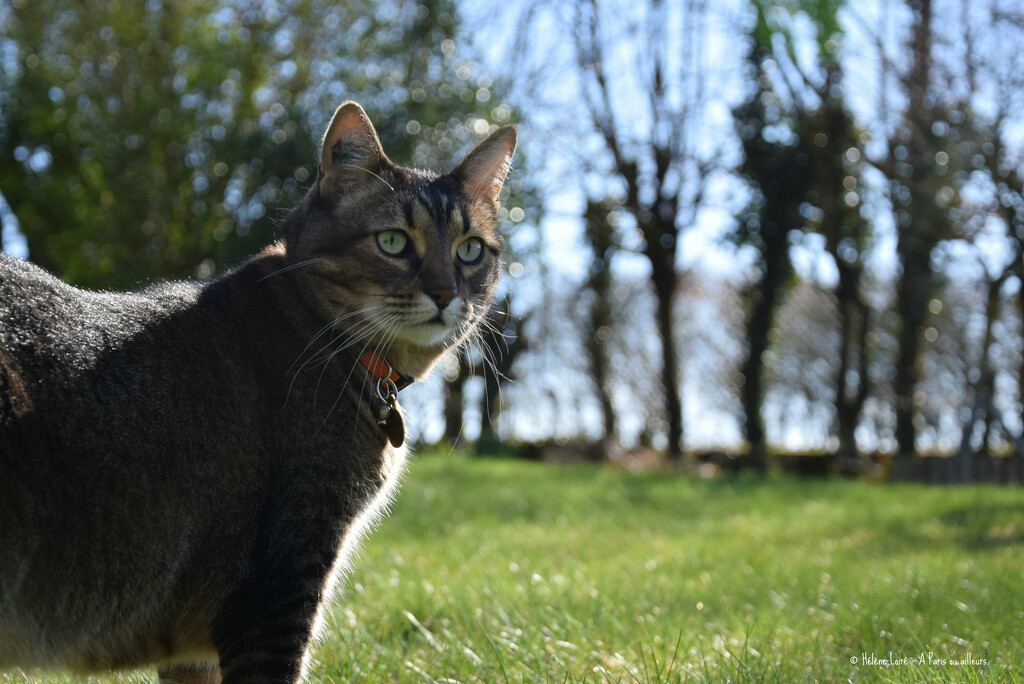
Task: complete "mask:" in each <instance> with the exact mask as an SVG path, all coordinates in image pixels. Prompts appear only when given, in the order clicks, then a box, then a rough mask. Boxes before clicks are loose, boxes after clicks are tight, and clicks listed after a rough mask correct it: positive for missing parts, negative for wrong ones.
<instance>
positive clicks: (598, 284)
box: [583, 200, 618, 454]
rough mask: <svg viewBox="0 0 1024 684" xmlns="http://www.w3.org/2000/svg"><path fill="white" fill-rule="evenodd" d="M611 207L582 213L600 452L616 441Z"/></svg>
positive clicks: (590, 205) (590, 207) (592, 205)
mask: <svg viewBox="0 0 1024 684" xmlns="http://www.w3.org/2000/svg"><path fill="white" fill-rule="evenodd" d="M614 208H615V206H614V203H612V202H608V201H605V202H596V201H594V200H588V201H587V208H586V210H584V212H583V220H584V221H585V223H586V225H585V228H584V231H583V234H584V239H585V240H586V241H587V243H588V246H589V247H590V249H591V251H592V252H593V258H592V260H591V262H590V272H589V274H588V275H587V280H586V282H585V283H584V289H585V290H587V291H589V294H590V305H589V315H587V316H586V317H585V318H586V323H587V325H586V328H587V329H586V332H585V342H584V346H585V348H586V350H587V358H588V360H589V362H590V376H591V378H592V380H593V382H594V387H595V389H596V392H597V397H598V401H599V402H600V404H601V418H602V430H603V436H602V439H601V442H602V452H604V453H606V454H607V453H608V452H609V451H610V450H611V449H612V448H613V447H614V443H615V441H616V436H617V434H618V430H617V427H616V417H615V405H614V404H613V403H612V393H611V388H612V378H611V355H610V354H609V349H608V342H609V339H610V337H611V333H612V328H613V326H614V325H615V312H614V311H612V270H611V260H612V257H613V256H614V253H615V248H616V244H617V241H616V236H615V225H614V223H613V221H612V218H611V212H612V211H613V210H614Z"/></svg>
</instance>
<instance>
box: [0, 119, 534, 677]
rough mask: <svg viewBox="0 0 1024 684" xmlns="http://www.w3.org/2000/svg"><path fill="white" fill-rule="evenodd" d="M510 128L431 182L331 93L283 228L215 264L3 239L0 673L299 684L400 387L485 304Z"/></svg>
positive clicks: (490, 291) (389, 436)
mask: <svg viewBox="0 0 1024 684" xmlns="http://www.w3.org/2000/svg"><path fill="white" fill-rule="evenodd" d="M516 138H517V133H516V129H515V128H514V127H513V126H505V127H503V128H499V129H497V130H496V131H495V132H494V133H493V134H492V135H490V136H489V137H488V138H487V139H486V140H484V141H483V142H481V143H480V144H479V145H478V146H477V147H475V148H474V149H473V150H472V151H471V152H470V153H469V154H468V155H466V157H465V158H464V159H463V160H462V161H461V162H460V163H459V164H458V165H457V166H456V167H455V169H454V170H453V171H451V172H450V173H447V174H445V175H436V174H432V173H430V172H426V171H420V170H415V169H409V168H405V167H401V166H397V165H395V164H394V163H392V162H391V161H390V160H389V159H388V157H387V156H386V155H385V153H384V151H383V149H382V148H381V144H380V141H379V138H378V136H377V133H376V131H375V129H374V127H373V125H372V124H371V123H370V120H369V119H368V118H367V116H366V113H365V112H364V111H363V109H362V108H361V107H360V106H359V105H358V104H356V103H353V102H347V103H345V104H343V105H341V106H340V107H339V108H338V109H337V111H336V112H335V114H334V117H333V119H332V120H331V123H330V125H329V127H328V129H327V131H326V133H325V135H324V139H323V145H322V150H321V158H320V168H319V173H318V175H317V178H316V181H315V182H314V183H313V185H312V186H311V187H310V189H309V191H308V193H307V194H306V196H305V197H304V199H302V200H301V201H300V202H299V204H298V205H297V206H296V207H295V208H294V209H293V210H292V211H291V212H290V213H289V214H288V216H287V218H286V219H285V220H284V222H283V224H282V233H283V239H282V241H280V242H278V243H276V244H273V245H271V246H269V247H267V248H266V249H264V250H263V251H262V252H260V253H259V254H257V255H256V256H254V257H253V258H251V259H250V260H249V261H247V262H246V263H244V264H243V265H241V266H240V267H238V268H236V269H234V270H232V271H230V272H228V273H226V274H224V275H221V276H219V277H216V278H214V279H212V280H211V281H206V282H203V283H196V282H172V283H164V284H157V285H153V286H150V287H146V288H144V289H142V290H138V291H136V292H130V293H107V292H89V291H83V290H79V289H76V288H73V287H71V286H69V285H66V284H64V283H63V282H61V281H60V280H58V279H57V278H55V277H53V276H52V275H50V274H49V273H47V272H45V271H44V270H42V269H40V268H38V267H36V266H34V265H32V264H30V263H28V262H26V261H23V260H18V259H14V258H12V257H9V256H6V255H0V671H2V670H5V669H6V670H10V669H12V668H15V667H18V668H33V669H34V668H43V669H66V670H71V671H75V672H82V673H87V672H102V671H109V670H116V669H123V668H139V667H146V666H154V667H156V668H158V672H159V677H160V681H161V682H164V683H170V682H181V683H182V684H213V683H215V682H221V681H222V682H223V684H239V683H254V684H255V683H269V682H275V683H277V682H282V683H283V682H299V681H302V680H303V679H304V677H305V676H306V674H307V671H308V669H309V651H310V647H311V644H312V643H313V642H314V640H315V637H316V634H317V630H318V628H319V626H320V624H321V623H322V617H323V613H324V611H325V609H326V607H327V605H328V603H329V601H330V600H331V596H332V589H333V587H334V586H335V584H336V582H337V580H338V577H339V575H340V574H342V573H343V572H344V571H345V570H346V568H347V566H348V564H349V561H350V556H351V554H352V551H353V546H354V545H355V544H356V543H357V542H358V540H359V538H360V536H361V535H362V534H363V533H364V532H365V530H366V528H367V527H368V526H369V525H370V524H371V523H372V522H373V521H374V520H375V519H376V518H377V517H378V516H379V515H380V514H381V510H382V507H384V506H385V505H386V503H387V501H388V500H389V498H390V497H391V496H392V493H393V490H394V488H395V486H396V481H397V480H398V478H399V475H400V472H401V470H402V467H403V463H404V461H405V459H406V455H407V454H406V447H405V445H404V444H403V442H404V424H403V422H402V415H401V413H400V411H399V408H398V405H397V393H398V392H399V391H400V390H401V388H402V387H404V386H405V385H406V384H408V383H409V382H411V381H413V380H415V379H419V378H422V377H423V376H424V375H425V374H427V373H428V372H429V370H430V369H431V367H433V366H434V365H435V364H436V363H437V362H438V361H439V359H440V358H441V357H442V356H444V355H445V354H447V353H452V352H453V351H454V350H456V349H458V348H459V347H460V346H461V345H462V344H464V343H465V342H466V341H467V339H468V338H470V337H471V336H472V335H474V334H477V333H478V331H477V326H478V324H479V323H480V322H481V319H482V318H483V316H484V315H485V313H486V312H487V310H488V308H489V307H490V305H491V303H492V301H493V298H494V292H495V286H496V283H497V281H498V278H499V274H500V271H501V265H500V260H501V251H502V242H501V240H500V238H499V235H498V232H497V222H498V211H499V192H500V190H501V188H502V185H503V183H504V181H505V179H506V176H507V174H508V172H509V167H510V164H511V160H512V156H513V153H514V151H515V147H516Z"/></svg>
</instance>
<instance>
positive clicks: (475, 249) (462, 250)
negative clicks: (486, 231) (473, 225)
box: [455, 238, 484, 266]
mask: <svg viewBox="0 0 1024 684" xmlns="http://www.w3.org/2000/svg"><path fill="white" fill-rule="evenodd" d="M455 253H456V254H457V255H458V257H459V261H461V262H462V263H464V264H466V265H468V266H472V265H473V264H475V263H476V262H478V261H480V257H482V256H483V254H484V243H482V242H481V241H480V238H469V239H468V240H466V241H465V242H463V243H462V244H461V245H459V246H458V248H457V249H456V250H455Z"/></svg>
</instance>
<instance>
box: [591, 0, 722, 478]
mask: <svg viewBox="0 0 1024 684" xmlns="http://www.w3.org/2000/svg"><path fill="white" fill-rule="evenodd" d="M620 9H621V8H617V9H616V10H614V11H613V10H612V9H611V8H609V7H606V6H603V5H602V4H600V3H598V2H597V0H579V2H578V4H577V5H576V12H575V16H574V41H575V48H576V59H577V65H576V66H577V70H578V74H579V77H580V78H581V80H582V84H583V100H584V102H585V105H586V112H587V114H588V115H589V118H590V123H591V124H592V126H593V128H594V129H595V130H596V131H597V132H598V133H599V134H600V138H601V140H602V141H603V143H604V152H605V153H606V154H607V157H608V159H609V164H608V169H607V170H608V171H609V172H610V174H611V176H612V177H613V178H614V179H616V180H617V182H618V184H619V185H620V187H621V188H622V189H623V190H624V192H623V195H624V196H623V200H622V207H623V209H624V210H625V211H626V212H627V213H628V214H629V215H630V216H631V217H632V219H633V221H634V222H635V224H636V228H637V230H638V231H640V233H641V234H642V236H643V241H642V247H641V251H642V253H643V254H644V256H645V257H646V258H647V260H648V261H649V263H650V266H651V272H650V282H651V285H652V287H653V289H654V292H655V295H656V297H657V314H656V318H657V327H658V331H659V335H660V337H661V343H662V344H661V346H662V353H661V357H662V358H661V361H662V369H661V376H662V384H663V396H664V412H665V415H666V418H667V422H668V456H669V458H670V459H672V460H679V459H680V458H681V456H682V449H683V408H682V399H681V386H682V378H681V367H680V362H679V359H680V350H679V347H678V340H677V339H676V336H675V333H674V328H675V325H674V323H675V319H676V314H675V310H674V307H675V300H676V293H677V290H678V288H679V274H678V272H677V268H676V260H677V254H678V250H679V245H680V242H681V241H680V237H681V231H683V230H685V228H686V227H687V226H689V225H691V224H692V222H693V221H694V219H695V216H696V211H697V209H698V208H699V206H700V204H701V200H702V197H703V194H704V191H705V184H706V181H707V179H708V176H709V174H710V171H711V168H712V167H713V163H712V162H711V161H710V160H712V159H714V158H715V156H716V155H715V150H709V149H707V146H705V149H703V150H702V149H700V145H699V136H700V134H699V132H698V127H699V125H700V119H701V117H702V116H703V115H704V111H703V107H704V106H705V105H706V92H705V89H704V79H707V78H710V77H711V74H710V71H709V70H708V68H707V65H706V64H704V63H703V57H702V51H701V48H702V42H701V31H702V28H703V27H702V22H703V21H704V20H705V18H706V7H705V4H704V2H703V1H702V0H686V1H685V2H683V3H681V6H680V5H678V4H670V5H669V6H666V5H665V4H664V3H663V2H662V0H650V2H649V3H647V4H645V5H639V6H638V5H634V6H632V7H631V8H630V9H631V11H632V12H635V14H634V15H633V19H632V21H633V24H632V26H630V21H629V20H627V21H626V22H622V20H621V17H620V16H618V15H619V14H620V12H619V10H620ZM631 31H632V32H636V31H643V32H644V34H645V35H646V40H645V41H643V42H642V43H640V44H638V43H637V42H636V41H634V40H632V37H631V35H630V33H631ZM624 43H626V44H630V45H634V46H636V45H640V47H636V48H635V49H634V50H633V51H632V54H630V57H629V59H632V60H633V64H629V63H628V62H625V63H624V60H623V59H622V58H621V55H622V50H621V49H620V48H621V47H622V45H623V44H624ZM613 52H614V53H616V54H617V55H618V57H617V58H613V57H611V56H610V54H611V53H613ZM624 72H625V73H624ZM629 83H635V84H639V89H640V90H639V92H629V91H628V90H627V88H628V84H629ZM625 102H629V103H630V105H631V106H632V108H633V113H631V112H630V107H625V106H623V103H625ZM637 108H639V113H637ZM640 121H645V122H646V123H647V125H642V124H639V125H638V123H639V122H640Z"/></svg>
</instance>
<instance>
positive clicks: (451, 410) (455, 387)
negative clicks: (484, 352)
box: [444, 357, 469, 445]
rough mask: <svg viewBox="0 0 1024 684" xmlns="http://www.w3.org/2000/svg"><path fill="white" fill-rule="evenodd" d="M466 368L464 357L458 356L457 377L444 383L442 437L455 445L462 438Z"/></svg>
mask: <svg viewBox="0 0 1024 684" xmlns="http://www.w3.org/2000/svg"><path fill="white" fill-rule="evenodd" d="M468 370H469V369H468V368H467V366H466V362H465V359H464V357H463V358H460V359H459V375H458V377H456V378H453V379H451V380H449V381H447V382H446V383H445V390H446V394H445V398H444V438H445V440H446V441H447V442H448V443H449V444H451V445H455V444H456V443H458V441H459V440H460V439H461V438H462V426H463V423H464V422H465V411H464V407H465V404H464V403H463V388H464V387H465V384H466V374H467V372H468Z"/></svg>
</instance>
